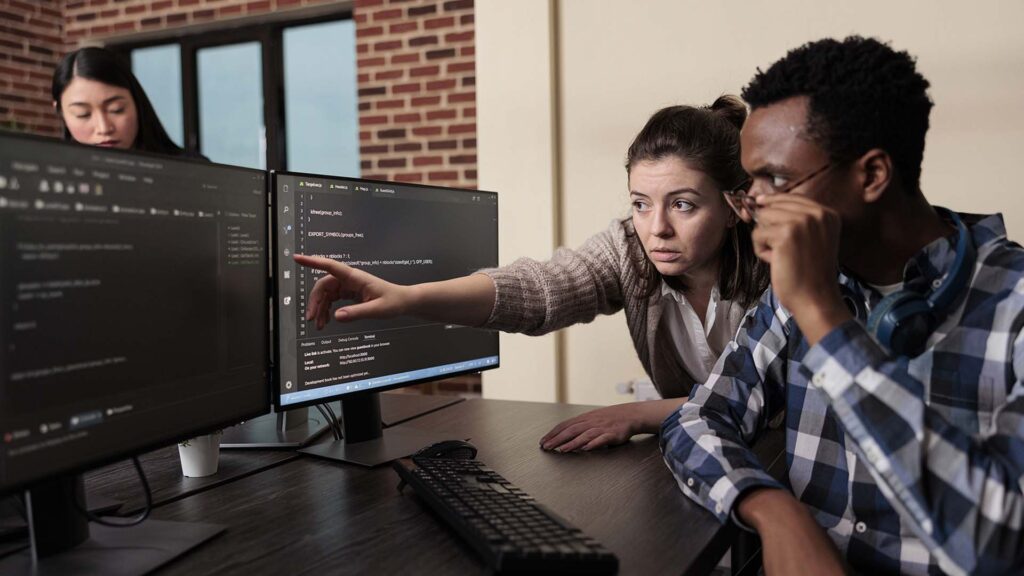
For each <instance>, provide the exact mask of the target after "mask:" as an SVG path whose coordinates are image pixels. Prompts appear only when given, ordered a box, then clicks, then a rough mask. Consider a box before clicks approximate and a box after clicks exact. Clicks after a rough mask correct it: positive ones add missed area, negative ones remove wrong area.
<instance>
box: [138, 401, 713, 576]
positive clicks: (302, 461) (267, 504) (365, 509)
mask: <svg viewBox="0 0 1024 576" xmlns="http://www.w3.org/2000/svg"><path fill="white" fill-rule="evenodd" d="M588 409H590V407H586V406H571V405H560V404H540V403H527V402H509V401H498V400H469V401H466V402H462V403H460V404H456V405H454V406H449V407H446V408H444V409H442V410H439V411H437V412H433V413H431V414H427V415H426V416H423V417H420V418H417V419H415V420H414V421H412V422H410V423H408V424H406V425H403V426H409V427H416V428H423V429H425V430H432V431H441V432H450V433H451V435H452V437H453V438H459V437H462V438H466V437H468V438H470V439H471V440H472V442H473V443H474V444H476V446H477V447H478V448H479V449H480V453H479V455H478V458H479V459H480V460H483V461H484V462H486V463H487V464H488V465H490V466H491V467H492V468H494V469H495V470H496V471H497V472H499V473H500V474H502V475H503V476H505V477H506V478H508V479H509V480H510V481H512V482H513V483H515V484H517V485H518V486H519V487H521V488H523V489H524V490H526V491H527V492H529V493H530V494H532V495H533V496H534V497H536V498H537V500H538V501H540V502H542V503H544V504H545V505H547V506H549V507H550V508H552V509H553V510H555V511H556V512H557V513H559V514H560V515H562V516H564V517H565V518H567V519H568V520H570V521H571V522H573V523H574V524H576V525H577V526H578V527H580V528H581V529H583V530H584V532H586V533H588V534H589V535H591V536H593V537H595V538H597V539H598V540H600V541H601V542H602V543H603V544H604V545H605V546H606V547H608V548H609V549H611V550H612V551H613V552H614V553H615V554H616V555H617V556H618V557H619V561H620V574H680V573H702V572H705V571H707V570H708V569H709V568H710V567H711V566H714V564H715V563H716V562H717V560H718V558H719V557H720V556H721V554H722V553H723V552H724V550H725V549H726V547H727V546H728V543H729V542H728V540H729V538H730V536H731V535H730V534H729V532H730V530H729V529H725V528H723V527H722V526H720V525H719V524H718V523H717V521H716V520H715V519H714V518H713V517H712V516H711V515H710V514H708V513H707V512H706V511H704V510H703V509H701V508H699V507H698V506H696V505H695V504H693V503H692V502H690V501H689V500H688V499H687V498H686V497H685V496H683V495H682V493H681V492H680V491H679V489H678V487H677V486H676V484H675V480H674V479H673V478H672V476H671V475H670V474H669V473H668V471H667V469H666V468H665V465H664V463H663V462H662V460H661V456H660V453H659V451H658V446H657V439H656V438H654V437H642V438H639V439H634V441H632V442H630V443H628V444H626V445H624V446H620V447H616V448H612V449H608V450H599V451H595V452H592V453H588V454H564V455H561V454H553V453H547V452H543V451H542V450H540V449H539V448H538V446H537V441H538V440H539V438H540V437H541V436H542V435H543V434H544V433H545V432H547V431H548V430H549V429H550V428H551V427H552V426H554V425H555V424H557V423H558V422H560V421H561V420H563V419H565V418H568V417H571V416H574V415H576V414H579V413H582V412H584V411H586V410H588ZM397 483H398V479H397V476H396V474H395V472H394V471H392V470H391V468H390V467H386V466H385V467H380V468H374V469H366V468H362V467H358V466H353V465H346V464H335V463H332V462H328V461H323V460H319V459H315V458H305V457H303V458H298V459H291V460H287V461H285V462H283V463H281V464H279V465H277V466H274V467H271V468H268V469H264V470H262V471H260V472H259V473H256V474H252V475H249V476H246V477H243V478H240V479H237V480H235V481H233V482H231V483H228V484H223V485H219V486H216V487H215V488H213V489H210V490H207V491H204V492H200V493H197V494H193V495H190V496H188V497H187V498H184V499H181V500H178V501H174V502H171V503H169V504H167V505H165V506H162V507H159V508H157V509H156V510H155V511H154V512H153V517H154V518H158V519H162V520H178V521H195V522H200V521H201V522H212V523H219V524H225V525H227V526H228V530H227V532H226V533H225V534H223V535H222V536H220V537H218V538H216V539H215V540H213V541H211V542H209V543H207V544H204V545H203V546H202V547H200V548H199V549H197V550H194V551H193V552H191V553H190V554H188V555H186V556H184V557H182V558H180V559H178V560H177V561H175V562H174V563H172V564H170V565H168V566H166V567H165V568H164V569H163V570H161V571H160V572H159V573H160V574H189V575H193V574H243V573H246V574H247V573H257V572H258V573H288V574H292V573H304V574H317V573H331V574H338V573H353V574H364V573H367V574H368V573H373V574H398V573H405V572H408V571H409V569H410V568H413V569H414V571H415V572H416V573H427V574H430V573H433V574H462V573H474V572H480V571H481V569H482V564H481V563H480V562H479V560H477V558H476V556H475V555H474V554H473V552H472V551H471V550H470V549H469V548H468V547H467V546H466V545H465V544H463V543H462V541H461V540H460V539H459V538H458V536H456V535H455V534H454V533H453V532H452V531H451V530H449V529H448V528H446V527H445V526H444V525H442V524H441V523H439V522H438V521H437V520H436V519H435V518H434V517H433V516H432V515H431V513H430V512H428V511H427V509H426V508H425V507H424V506H423V505H422V504H421V503H420V502H419V501H418V500H417V499H416V497H415V496H413V495H412V493H411V492H409V491H406V492H405V493H404V494H399V493H398V492H397V491H396V485H397ZM324 571H326V572H324Z"/></svg>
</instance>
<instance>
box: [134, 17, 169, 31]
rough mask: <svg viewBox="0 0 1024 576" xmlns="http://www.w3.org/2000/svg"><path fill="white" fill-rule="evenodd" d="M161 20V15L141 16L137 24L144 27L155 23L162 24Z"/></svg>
mask: <svg viewBox="0 0 1024 576" xmlns="http://www.w3.org/2000/svg"><path fill="white" fill-rule="evenodd" d="M163 21H164V19H163V17H162V16H157V17H155V18H143V19H142V20H139V25H140V26H142V27H143V28H145V27H147V26H156V25H157V24H163Z"/></svg>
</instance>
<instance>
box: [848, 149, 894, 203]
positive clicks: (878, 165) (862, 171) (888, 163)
mask: <svg viewBox="0 0 1024 576" xmlns="http://www.w3.org/2000/svg"><path fill="white" fill-rule="evenodd" d="M855 165H856V167H857V170H858V172H859V180H860V182H859V183H860V188H861V197H862V198H863V200H864V203H865V204H871V203H872V202H877V201H878V200H879V199H880V198H881V197H882V194H885V192H886V190H888V189H889V188H890V187H891V186H892V184H893V179H894V178H895V173H894V171H893V165H892V157H891V156H889V153H888V152H886V151H885V150H882V149H881V148H872V149H871V150H868V151H867V152H865V153H864V155H863V156H861V157H860V158H859V159H858V160H857V162H856V164H855Z"/></svg>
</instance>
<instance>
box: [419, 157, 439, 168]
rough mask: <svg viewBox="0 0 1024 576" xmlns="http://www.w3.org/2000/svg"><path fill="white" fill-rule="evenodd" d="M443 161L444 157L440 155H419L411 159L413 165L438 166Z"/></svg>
mask: <svg viewBox="0 0 1024 576" xmlns="http://www.w3.org/2000/svg"><path fill="white" fill-rule="evenodd" d="M443 163H444V158H441V157H440V156H420V157H418V158H413V160H412V165H413V166H440V165H441V164H443Z"/></svg>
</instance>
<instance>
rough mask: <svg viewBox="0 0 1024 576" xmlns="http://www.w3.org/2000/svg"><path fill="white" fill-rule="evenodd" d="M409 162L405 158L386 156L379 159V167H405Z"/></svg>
mask: <svg viewBox="0 0 1024 576" xmlns="http://www.w3.org/2000/svg"><path fill="white" fill-rule="evenodd" d="M408 163H409V162H408V161H407V160H406V159H405V158H384V159H382V160H378V161H377V168H405V167H406V165H407V164H408Z"/></svg>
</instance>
